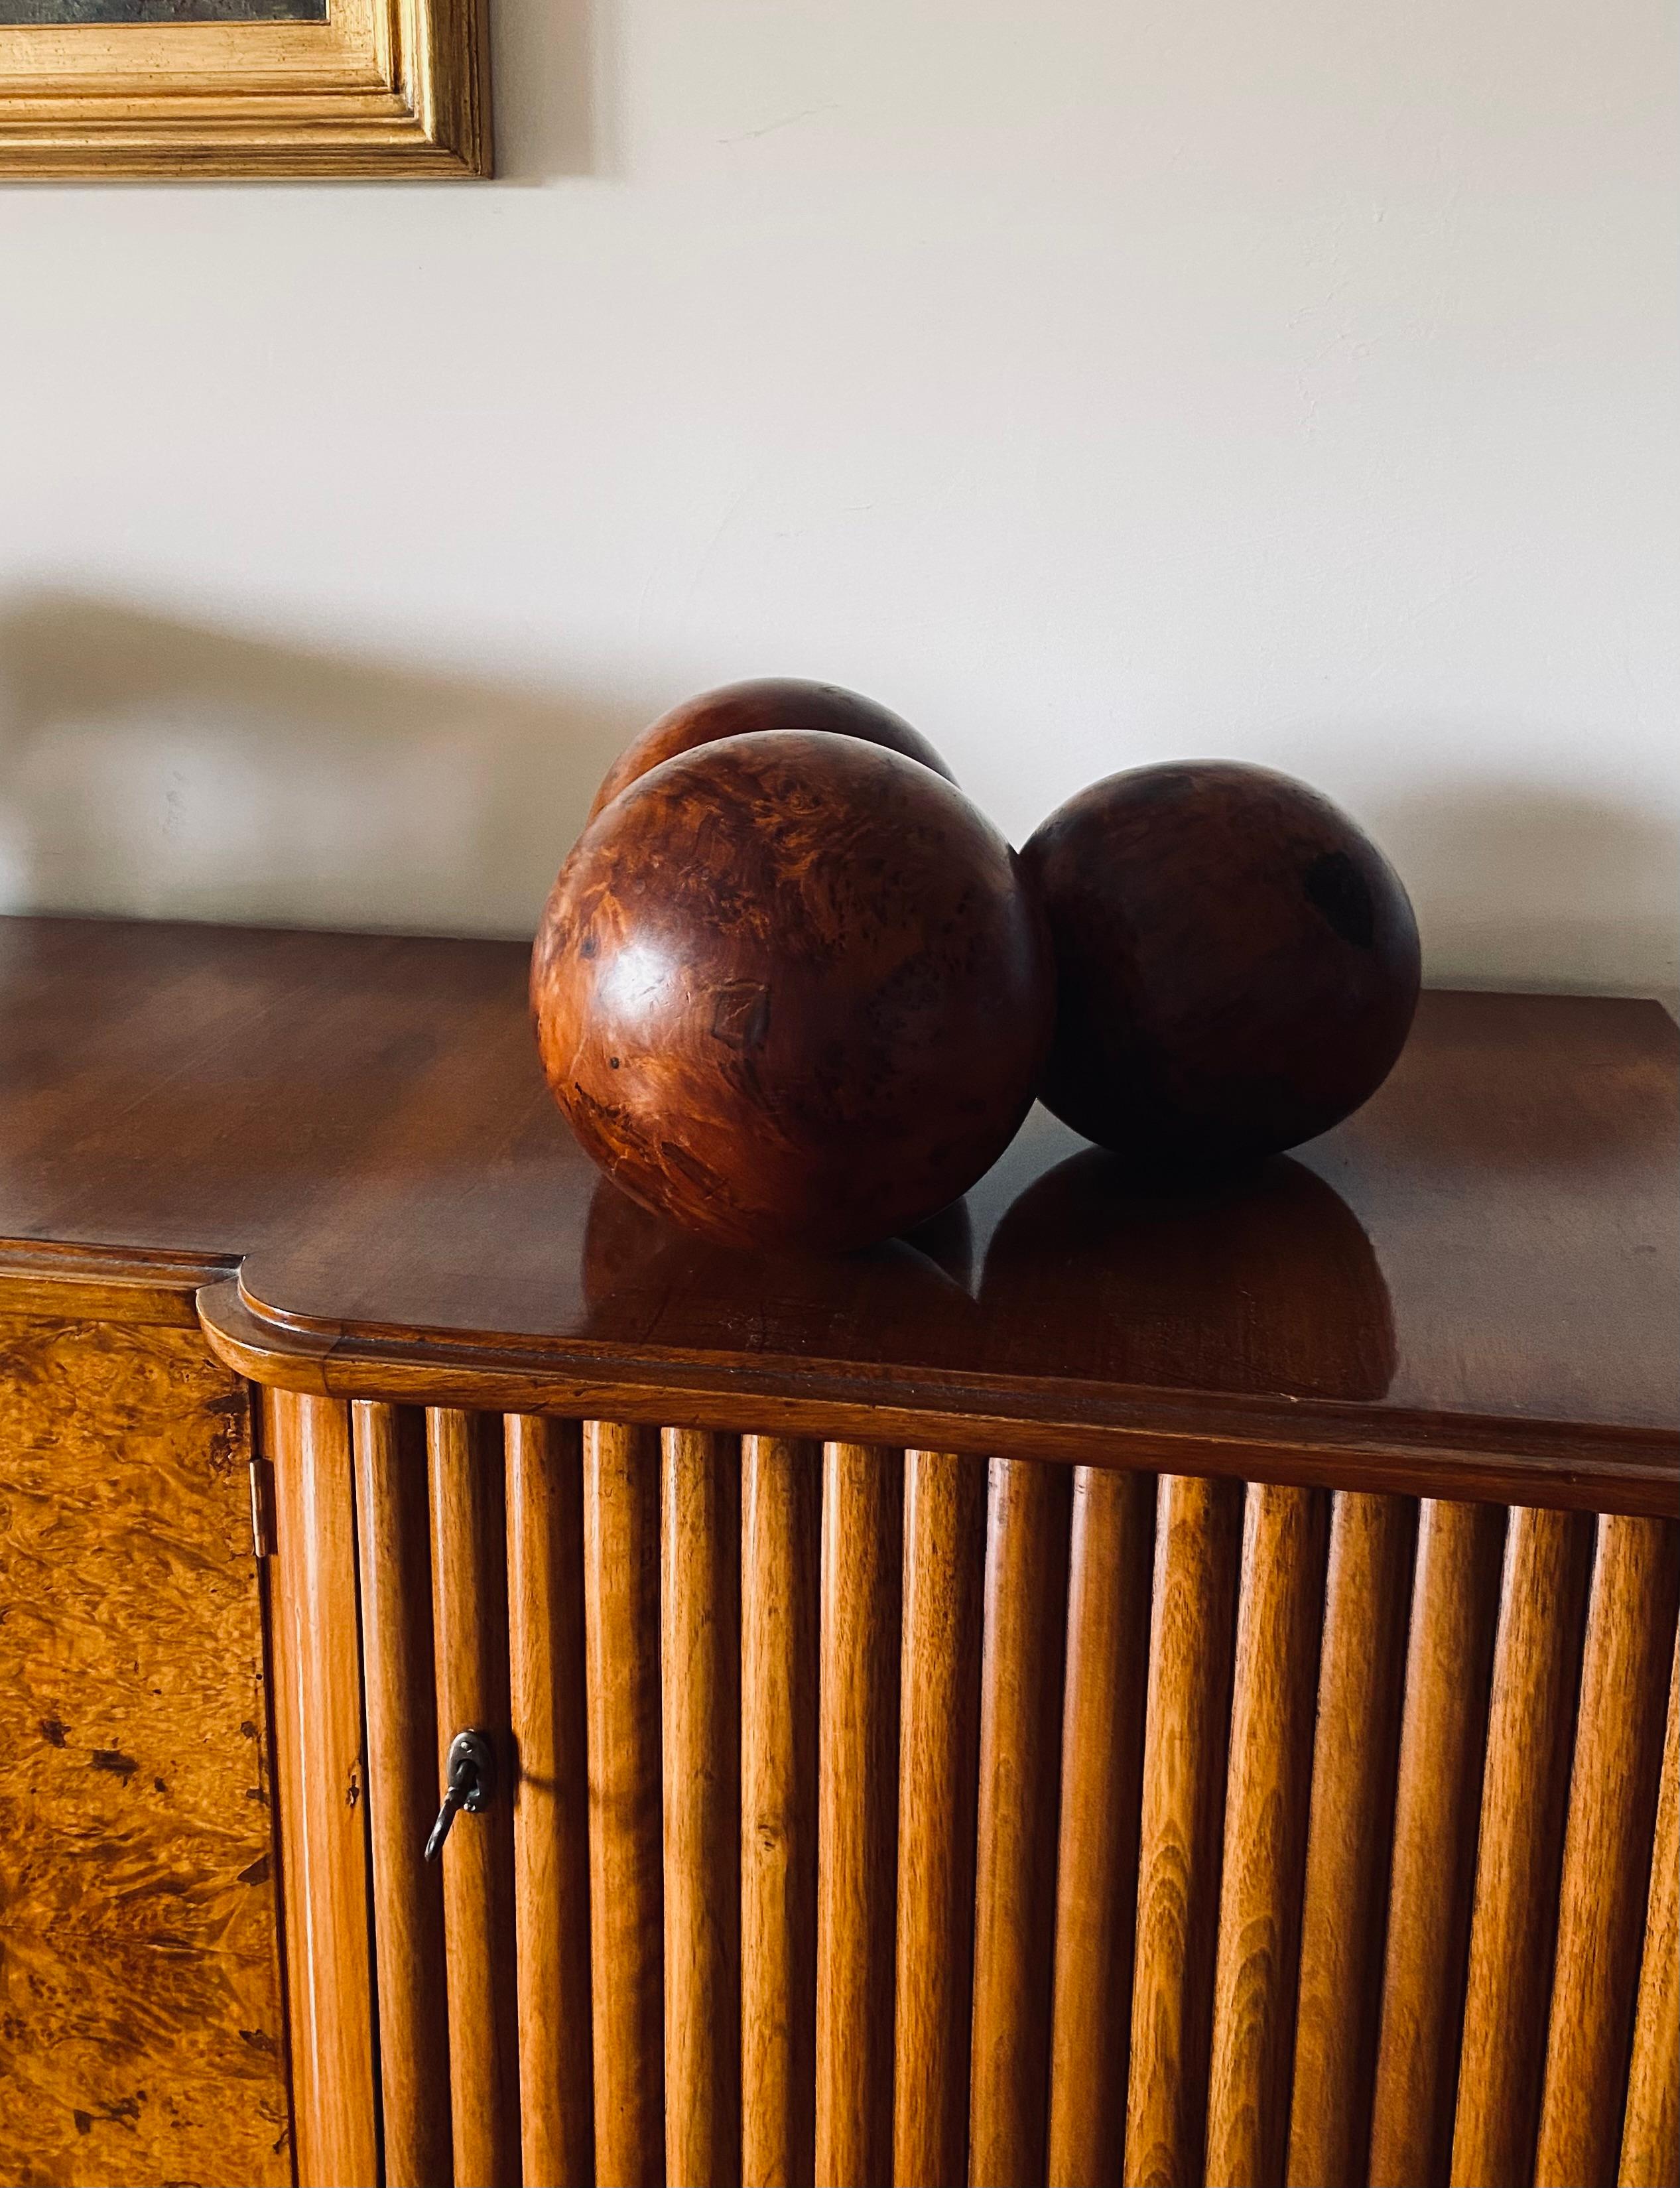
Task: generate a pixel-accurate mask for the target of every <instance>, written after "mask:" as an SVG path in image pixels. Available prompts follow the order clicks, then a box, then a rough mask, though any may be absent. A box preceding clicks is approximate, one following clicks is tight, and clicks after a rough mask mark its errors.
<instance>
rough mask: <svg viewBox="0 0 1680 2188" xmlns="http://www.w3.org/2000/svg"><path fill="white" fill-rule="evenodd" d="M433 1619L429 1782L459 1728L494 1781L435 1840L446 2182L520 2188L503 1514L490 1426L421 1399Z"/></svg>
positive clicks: (442, 1772) (499, 1461)
mask: <svg viewBox="0 0 1680 2188" xmlns="http://www.w3.org/2000/svg"><path fill="white" fill-rule="evenodd" d="M501 1446H502V1435H501V1424H500V1423H499V1422H498V1421H497V1420H496V1419H495V1418H493V1416H492V1415H490V1414H488V1413H459V1412H456V1411H454V1410H453V1409H450V1408H445V1407H431V1408H430V1409H429V1410H428V1412H427V1413H426V1453H427V1457H428V1458H429V1460H430V1463H431V1617H432V1628H433V1644H434V1655H435V1659H436V1663H437V1785H438V1788H439V1795H440V1797H441V1795H442V1789H443V1785H444V1783H445V1781H446V1779H447V1758H448V1748H449V1742H450V1741H451V1740H453V1739H454V1735H455V1734H457V1733H458V1732H465V1731H472V1730H476V1731H482V1732H484V1733H486V1734H488V1736H489V1740H490V1744H491V1745H492V1747H493V1750H494V1752H495V1756H496V1785H495V1788H494V1790H493V1795H492V1797H491V1801H490V1804H489V1806H488V1808H486V1809H485V1810H484V1811H483V1813H482V1814H479V1815H476V1816H475V1815H467V1814H461V1815H459V1816H457V1818H456V1819H455V1822H454V1828H453V1830H451V1831H450V1833H449V1836H448V1840H447V1841H445V1844H444V1847H443V1855H442V1865H443V1927H444V1936H445V1938H446V1940H447V1947H448V1950H447V1956H446V1957H447V1966H448V1999H449V2102H450V2114H451V2128H452V2131H453V2134H454V2149H455V2183H456V2188H519V2184H520V2131H519V2001H518V1993H517V1990H516V1982H515V1972H514V1960H515V1951H516V1947H515V1939H514V1912H513V1783H514V1762H513V1753H512V1746H513V1743H512V1739H511V1736H510V1729H509V1722H508V1617H507V1564H506V1559H507V1519H506V1513H505V1501H504V1500H505V1488H504V1478H503V1465H504V1462H503V1455H502V1447H501Z"/></svg>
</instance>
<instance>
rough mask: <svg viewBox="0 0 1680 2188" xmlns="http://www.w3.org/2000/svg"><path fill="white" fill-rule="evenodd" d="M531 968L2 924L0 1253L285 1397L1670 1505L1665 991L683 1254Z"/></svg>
mask: <svg viewBox="0 0 1680 2188" xmlns="http://www.w3.org/2000/svg"><path fill="white" fill-rule="evenodd" d="M526 961H527V952H526V950H525V949H524V947H523V946H522V945H518V944H516V943H495V942H471V941H442V940H431V939H414V938H402V937H392V936H375V935H333V934H315V933H293V932H284V931H262V930H240V929H229V928H207V927H191V926H180V925H165V924H161V923H149V922H117V921H109V922H108V921H93V920H86V921H84V920H69V919H8V920H0V1240H3V1241H6V1242H8V1243H7V1244H6V1246H5V1247H4V1249H3V1251H0V1268H3V1269H6V1270H9V1271H10V1272H11V1274H12V1277H13V1279H14V1283H15V1282H17V1281H19V1280H28V1281H31V1282H36V1281H38V1280H39V1279H40V1278H41V1277H42V1275H43V1273H50V1272H55V1271H56V1272H59V1273H60V1274H61V1275H62V1276H63V1277H65V1279H66V1280H72V1279H73V1280H75V1281H78V1282H84V1283H85V1282H87V1281H89V1280H91V1278H92V1277H94V1276H96V1275H98V1274H99V1273H100V1272H108V1273H109V1274H110V1275H111V1276H112V1277H116V1278H128V1279H132V1280H135V1281H138V1280H139V1279H140V1278H141V1277H147V1278H149V1279H150V1280H154V1281H161V1282H164V1283H174V1284H177V1285H178V1286H181V1287H186V1286H189V1285H191V1284H194V1283H213V1282H214V1281H215V1280H216V1279H217V1278H223V1279H230V1278H232V1277H233V1276H234V1272H236V1271H238V1272H239V1274H240V1283H239V1285H238V1286H235V1285H234V1284H233V1283H224V1284H223V1288H222V1289H220V1290H219V1291H216V1292H213V1293H206V1294H205V1295H204V1300H203V1303H202V1304H203V1310H204V1313H205V1317H206V1326H207V1327H208V1328H210V1330H211V1335H212V1339H213V1341H215V1342H216V1343H217V1345H218V1347H219V1349H221V1350H223V1352H224V1354H225V1356H228V1357H229V1358H230V1359H234V1360H235V1361H236V1362H238V1363H239V1364H240V1365H242V1366H244V1367H245V1368H247V1370H248V1371H249V1372H251V1373H257V1374H258V1375H260V1376H261V1377H262V1378H263V1379H267V1380H269V1381H273V1382H279V1383H283V1384H289V1385H290V1386H291V1387H296V1388H303V1389H318V1390H323V1389H324V1390H341V1391H346V1392H352V1391H354V1392H358V1393H363V1394H369V1393H380V1394H383V1395H387V1396H439V1397H443V1396H448V1397H449V1398H451V1399H453V1400H454V1401H455V1402H458V1403H467V1404H471V1403H481V1404H486V1405H495V1404H501V1405H507V1406H510V1407H512V1406H519V1405H528V1406H537V1405H541V1404H551V1405H554V1406H555V1407H584V1406H588V1405H595V1406H596V1407H600V1409H601V1410H603V1411H605V1412H607V1413H612V1412H617V1413H618V1414H619V1416H620V1417H623V1418H665V1419H667V1420H670V1419H671V1418H673V1412H674V1400H673V1396H672V1394H673V1393H674V1392H676V1393H680V1394H684V1395H683V1399H682V1404H681V1408H680V1409H681V1410H682V1411H684V1412H685V1413H686V1414H687V1415H688V1416H689V1418H691V1420H692V1421H693V1422H694V1423H695V1424H696V1425H715V1424H724V1425H727V1424H730V1423H731V1422H732V1423H733V1424H735V1425H737V1426H739V1425H741V1424H742V1423H743V1420H744V1418H745V1417H746V1416H747V1415H749V1414H750V1415H751V1416H752V1417H753V1421H754V1422H755V1424H758V1425H759V1426H761V1427H763V1428H764V1429H765V1430H773V1429H786V1430H794V1429H798V1430H803V1432H806V1433H815V1432H820V1430H821V1428H822V1426H823V1425H824V1424H827V1425H829V1427H830V1430H831V1432H832V1433H845V1434H849V1433H860V1432H861V1428H860V1424H867V1425H869V1426H871V1427H872V1428H873V1429H874V1431H875V1432H876V1433H877V1435H881V1436H882V1437H883V1438H884V1437H892V1438H894V1439H897V1440H903V1441H918V1440H922V1441H932V1439H933V1431H934V1430H939V1431H941V1435H942V1438H943V1439H944V1441H942V1443H941V1446H940V1447H945V1448H951V1447H956V1448H967V1449H1000V1450H1004V1451H1006V1452H1008V1453H1010V1454H1011V1455H1020V1456H1051V1457H1061V1458H1088V1459H1091V1460H1098V1461H1108V1462H1110V1463H1144V1464H1151V1465H1172V1464H1175V1463H1181V1464H1183V1465H1184V1466H1185V1467H1186V1468H1187V1469H1190V1468H1193V1469H1196V1470H1206V1471H1222V1470H1229V1471H1237V1470H1243V1469H1246V1470H1247V1471H1249V1472H1250V1473H1251V1474H1257V1475H1258V1474H1262V1473H1271V1474H1272V1475H1276V1476H1277V1478H1281V1479H1302V1480H1342V1481H1348V1482H1352V1483H1356V1484H1358V1485H1360V1486H1409V1487H1412V1488H1423V1489H1426V1488H1428V1487H1429V1486H1432V1485H1433V1486H1436V1487H1440V1488H1445V1489H1447V1490H1449V1491H1451V1492H1456V1493H1460V1494H1464V1495H1471V1496H1474V1495H1489V1496H1519V1495H1524V1494H1529V1495H1531V1497H1532V1499H1533V1501H1536V1502H1552V1503H1604V1504H1606V1505H1610V1504H1611V1503H1615V1504H1616V1505H1617V1506H1618V1507H1619V1508H1630V1509H1631V1508H1640V1509H1652V1510H1664V1509H1672V1508H1674V1506H1675V1504H1676V1502H1677V1494H1676V1484H1677V1480H1680V1474H1677V1450H1680V1442H1677V1435H1676V1421H1677V1414H1680V1390H1677V1383H1680V1376H1677V1359H1676V1348H1675V1342H1674V1331H1675V1327H1676V1314H1675V1308H1676V1304H1677V1294H1680V1281H1677V1279H1680V1252H1677V1231H1680V1226H1677V1214H1676V1205H1675V1193H1674V1181H1675V1161H1674V1158H1675V1153H1676V1147H1677V1132H1676V1080H1677V1051H1680V1037H1677V1029H1676V1028H1675V1026H1674V1024H1673V1023H1672V1020H1670V1019H1669V1018H1668V1017H1667V1016H1666V1013H1665V1012H1663V1011H1661V1010H1660V1008H1659V1007H1657V1006H1656V1005H1655V1004H1651V1003H1640V1002H1626V1001H1609V1000H1603V999H1589V998H1570V997H1559V996H1525V995H1472V994H1457V993H1435V994H1430V995H1426V996H1425V998H1424V1000H1423V1006H1422V1008H1421V1010H1420V1012H1419V1015H1418V1024H1417V1029H1416V1031H1415V1033H1414V1035H1413V1037H1412V1041H1411V1043H1410V1045H1409V1046H1408V1048H1407V1052H1406V1053H1405V1055H1404V1056H1403V1057H1402V1058H1401V1062H1400V1063H1399V1065H1398V1066H1397V1068H1396V1069H1395V1073H1394V1074H1393V1076H1392V1078H1391V1079H1390V1081H1389V1082H1388V1084H1387V1085H1386V1086H1384V1088H1383V1089H1382V1091H1380V1093H1379V1094H1378V1096H1377V1097H1376V1098H1375V1099H1374V1100H1373V1102H1371V1103H1370V1104H1369V1105H1368V1106H1367V1108H1365V1109H1364V1110H1362V1111H1361V1112H1360V1113H1359V1114H1357V1115H1356V1116H1355V1117H1353V1118H1352V1119H1350V1120H1349V1121H1348V1122H1347V1123H1346V1124H1345V1125H1342V1126H1340V1127H1339V1129H1338V1130H1337V1131H1334V1132H1332V1133H1330V1134H1328V1135H1327V1136H1325V1137H1324V1138H1322V1139H1321V1140H1318V1141H1316V1142H1312V1143H1311V1145H1310V1146H1308V1147H1306V1148H1303V1149H1302V1150H1300V1151H1299V1153H1298V1154H1297V1155H1295V1156H1294V1157H1293V1158H1280V1159H1276V1160H1274V1161H1272V1162H1271V1163H1270V1164H1266V1166H1264V1167H1263V1168H1262V1169H1260V1170H1257V1171H1255V1172H1254V1174H1253V1175H1252V1176H1249V1177H1248V1178H1246V1179H1244V1180H1243V1181H1238V1182H1236V1183H1233V1184H1230V1185H1227V1186H1225V1187H1218V1188H1212V1187H1210V1188H1207V1189H1204V1190H1203V1191H1201V1192H1199V1193H1194V1194H1192V1195H1189V1196H1187V1197H1183V1198H1159V1197H1156V1198H1152V1197H1149V1196H1147V1195H1146V1194H1142V1193H1138V1192H1137V1191H1136V1190H1135V1189H1134V1188H1133V1187H1131V1186H1130V1185H1129V1183H1128V1182H1127V1181H1126V1179H1125V1176H1124V1175H1123V1173H1122V1172H1121V1171H1120V1170H1119V1166H1118V1164H1116V1163H1115V1162H1114V1160H1113V1159H1112V1158H1110V1157H1108V1156H1106V1155H1103V1154H1101V1153H1097V1152H1096V1151H1094V1150H1091V1149H1090V1148H1086V1147H1085V1144H1084V1143H1083V1142H1080V1140H1079V1139H1077V1138H1076V1137H1075V1136H1074V1134H1073V1133H1071V1132H1070V1131H1067V1130H1066V1129H1065V1128H1064V1127H1063V1126H1062V1125H1058V1124H1057V1123H1056V1122H1055V1121H1054V1120H1053V1119H1051V1118H1050V1117H1048V1116H1047V1115H1046V1114H1045V1113H1044V1112H1043V1111H1041V1110H1038V1111H1034V1114H1033V1115H1032V1116H1031V1118H1030V1119H1029V1121H1028V1124H1027V1125H1026V1126H1025V1127H1023V1131H1022V1132H1021V1134H1020V1135H1019V1136H1018V1138H1017V1140H1016V1142H1014V1144H1013V1145H1012V1147H1011V1148H1010V1149H1009V1150H1008V1152H1007V1153H1006V1154H1005V1155H1004V1156H1003V1158H1002V1159H1001V1160H1000V1161H999V1162H998V1163H997V1164H996V1165H995V1167H994V1169H993V1170H991V1171H990V1172H989V1174H988V1176H986V1177H985V1178H984V1179H983V1180H982V1181H981V1182H980V1184H979V1185H978V1186H977V1187H975V1188H974V1190H973V1191H972V1193H970V1194H969V1195H968V1197H967V1200H966V1201H964V1202H962V1203H960V1204H958V1205H957V1206H956V1208H955V1209H953V1210H948V1211H947V1212H946V1214H945V1215H943V1216H941V1217H939V1218H936V1219H935V1221H933V1223H932V1224H930V1225H928V1226H927V1227H925V1228H924V1229H923V1230H922V1232H920V1233H918V1234H917V1235H916V1237H915V1238H911V1239H909V1240H899V1241H894V1243H891V1244H889V1245H887V1246H885V1247H882V1248H880V1249H876V1250H875V1251H873V1252H871V1253H868V1254H864V1255H854V1256H851V1257H848V1258H845V1259H840V1260H799V1259H797V1258H792V1257H774V1258H773V1257H767V1256H762V1255H742V1254H736V1253H731V1252H729V1251H726V1250H724V1249H720V1248H716V1247H712V1246H708V1245H705V1244H702V1243H700V1242H698V1241H696V1240H693V1239H691V1238H686V1237H684V1236H682V1235H680V1234H679V1233H676V1232H671V1231H668V1230H667V1229H665V1228H664V1227H662V1226H661V1225H660V1224H659V1223H658V1222H657V1221H655V1220H654V1219H653V1218H651V1217H650V1216H647V1215H644V1214H643V1213H642V1212H641V1211H640V1210H638V1209H636V1208H634V1207H633V1206H632V1205H631V1204H629V1203H628V1202H627V1201H625V1200H623V1198H621V1197H620V1196H619V1195H617V1193H614V1192H613V1191H612V1188H611V1187H608V1186H606V1184H605V1183H604V1182H603V1181H601V1180H600V1178H599V1176H597V1174H596V1173H595V1170H593V1169H592V1168H591V1167H590V1165H589V1164H588V1163H587V1162H586V1161H585V1159H583V1155H582V1154H581V1153H580V1152H579V1151H578V1148H577V1147H576V1146H575V1144H574V1143H573V1142H572V1139H571V1137H570V1136H569V1134H568V1133H567V1129H566V1127H565V1125H564V1124H563V1123H562V1121H561V1119H560V1117H559V1115H558V1114H557V1113H556V1112H555V1108H554V1106H553V1104H552V1102H550V1098H549V1097H548V1095H547V1093H546V1091H544V1086H543V1084H542V1080H541V1076H540V1074H539V1071H538V1065H537V1059H536V1055H535V1051H534V1047H533V1041H532V1037H531V1029H530V1025H529V1023H528V1019H527V1009H526V1001H525V979H526Z"/></svg>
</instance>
